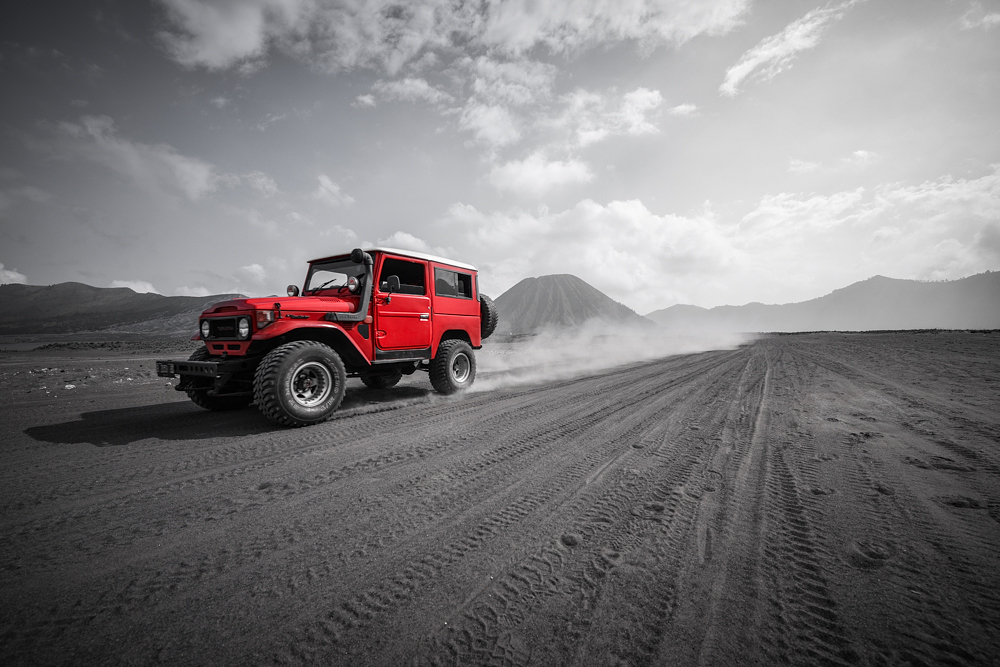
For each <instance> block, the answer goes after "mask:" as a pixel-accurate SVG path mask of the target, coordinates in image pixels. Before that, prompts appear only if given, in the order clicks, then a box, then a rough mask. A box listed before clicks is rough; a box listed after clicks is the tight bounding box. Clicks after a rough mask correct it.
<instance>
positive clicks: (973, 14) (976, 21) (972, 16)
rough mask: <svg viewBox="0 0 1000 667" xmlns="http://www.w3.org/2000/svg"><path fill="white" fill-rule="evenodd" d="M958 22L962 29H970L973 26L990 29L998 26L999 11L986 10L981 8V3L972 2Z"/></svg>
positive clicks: (999, 19) (999, 25)
mask: <svg viewBox="0 0 1000 667" xmlns="http://www.w3.org/2000/svg"><path fill="white" fill-rule="evenodd" d="M960 24H961V26H962V29H963V30H972V29H973V28H983V29H984V30H990V29H991V28H996V27H1000V12H988V11H986V10H985V9H983V3H981V2H973V3H970V5H969V10H968V11H967V12H966V13H965V14H963V15H962V18H961V20H960Z"/></svg>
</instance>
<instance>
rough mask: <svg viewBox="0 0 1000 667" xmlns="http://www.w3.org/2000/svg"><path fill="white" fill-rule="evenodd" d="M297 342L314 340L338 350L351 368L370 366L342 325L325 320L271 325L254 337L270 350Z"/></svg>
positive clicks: (287, 321) (281, 320) (286, 321)
mask: <svg viewBox="0 0 1000 667" xmlns="http://www.w3.org/2000/svg"><path fill="white" fill-rule="evenodd" d="M295 340H314V341H317V342H320V343H325V344H327V345H329V346H330V347H332V348H333V349H334V350H336V351H337V352H338V353H339V354H340V355H341V357H344V362H345V363H347V364H348V365H349V366H370V365H371V364H369V363H368V359H367V355H365V353H364V351H363V350H362V349H361V348H360V347H358V344H357V343H356V342H355V341H354V339H353V338H352V337H351V336H350V335H348V333H347V331H346V330H345V329H344V327H343V326H341V325H340V324H336V323H334V322H325V321H323V320H284V319H280V320H278V321H277V322H275V323H273V324H271V325H269V326H268V327H267V328H266V329H264V330H263V331H261V332H259V333H258V334H256V335H255V336H254V337H253V341H254V342H255V343H261V344H263V345H266V346H267V347H268V348H271V347H275V346H277V345H283V344H285V343H290V342H292V341H295Z"/></svg>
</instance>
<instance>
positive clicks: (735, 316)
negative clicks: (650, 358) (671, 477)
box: [646, 271, 1000, 333]
mask: <svg viewBox="0 0 1000 667" xmlns="http://www.w3.org/2000/svg"><path fill="white" fill-rule="evenodd" d="M646 317H647V318H649V319H651V320H653V321H654V322H656V323H657V324H659V325H660V326H663V327H665V328H667V329H668V330H671V331H675V332H684V333H689V332H696V331H712V332H715V331H720V332H734V331H741V332H764V331H775V332H779V331H780V332H795V331H873V330H899V329H994V328H1000V272H996V271H992V272H991V271H986V272H984V273H978V274H975V275H972V276H967V277H965V278H959V279H957V280H949V281H940V282H925V281H919V280H906V279H901V278H887V277H886V276H881V275H878V276H872V277H871V278H868V279H866V280H861V281H858V282H856V283H852V284H850V285H847V286H846V287H841V288H838V289H835V290H833V291H832V292H830V293H829V294H826V295H823V296H820V297H817V298H815V299H809V300H807V301H800V302H796V303H788V304H763V303H759V302H752V303H748V304H745V305H742V306H716V307H714V308H701V307H699V306H692V305H689V304H677V305H674V306H670V307H669V308H663V309H660V310H655V311H653V312H651V313H647V314H646Z"/></svg>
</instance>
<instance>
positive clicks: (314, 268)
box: [304, 257, 365, 292]
mask: <svg viewBox="0 0 1000 667" xmlns="http://www.w3.org/2000/svg"><path fill="white" fill-rule="evenodd" d="M364 275H365V265H364V264H355V263H354V262H352V261H351V260H350V259H349V258H346V257H345V258H344V259H335V260H330V261H328V262H316V263H315V264H311V265H310V266H309V276H308V277H307V278H306V288H305V290H304V292H312V291H315V290H318V289H331V290H332V289H337V288H339V287H343V286H344V285H346V284H347V279H348V278H350V277H351V276H354V277H355V278H357V279H358V280H359V281H361V280H363V278H364ZM324 286H325V287H324Z"/></svg>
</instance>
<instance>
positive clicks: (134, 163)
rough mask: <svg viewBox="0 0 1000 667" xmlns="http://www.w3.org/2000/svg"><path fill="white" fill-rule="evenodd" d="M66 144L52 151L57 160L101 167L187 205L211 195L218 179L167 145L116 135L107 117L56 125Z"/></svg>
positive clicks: (208, 168) (208, 166) (205, 165)
mask: <svg viewBox="0 0 1000 667" xmlns="http://www.w3.org/2000/svg"><path fill="white" fill-rule="evenodd" d="M58 128H59V130H60V131H61V134H62V137H63V138H64V139H66V140H68V141H67V142H64V143H61V144H60V145H58V146H56V147H55V150H56V152H58V153H61V157H68V156H77V157H81V158H84V159H88V160H91V161H94V162H97V163H99V164H102V165H104V166H106V167H108V168H110V169H112V170H114V171H116V172H118V173H119V174H122V175H123V176H126V177H127V178H130V179H132V180H134V181H135V182H136V183H138V184H139V185H141V186H143V187H144V188H146V189H147V190H151V191H157V192H162V193H165V194H172V193H174V192H178V193H180V194H182V195H184V196H185V197H186V198H187V199H189V200H191V201H197V200H199V199H202V198H203V197H204V196H205V195H207V194H208V193H210V192H212V191H214V190H215V189H216V187H217V186H218V183H219V175H218V174H217V173H216V169H215V167H214V166H213V165H211V164H209V163H208V162H205V161H203V160H199V159H198V158H193V157H188V156H186V155H181V154H180V153H178V152H177V150H176V149H174V148H173V147H172V146H169V145H167V144H143V143H140V142H137V141H130V140H128V139H124V138H122V137H121V136H119V135H118V132H117V131H116V129H115V126H114V121H113V120H112V119H111V118H109V117H107V116H83V117H82V118H80V120H79V122H77V123H69V122H65V123H60V124H59V126H58Z"/></svg>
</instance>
